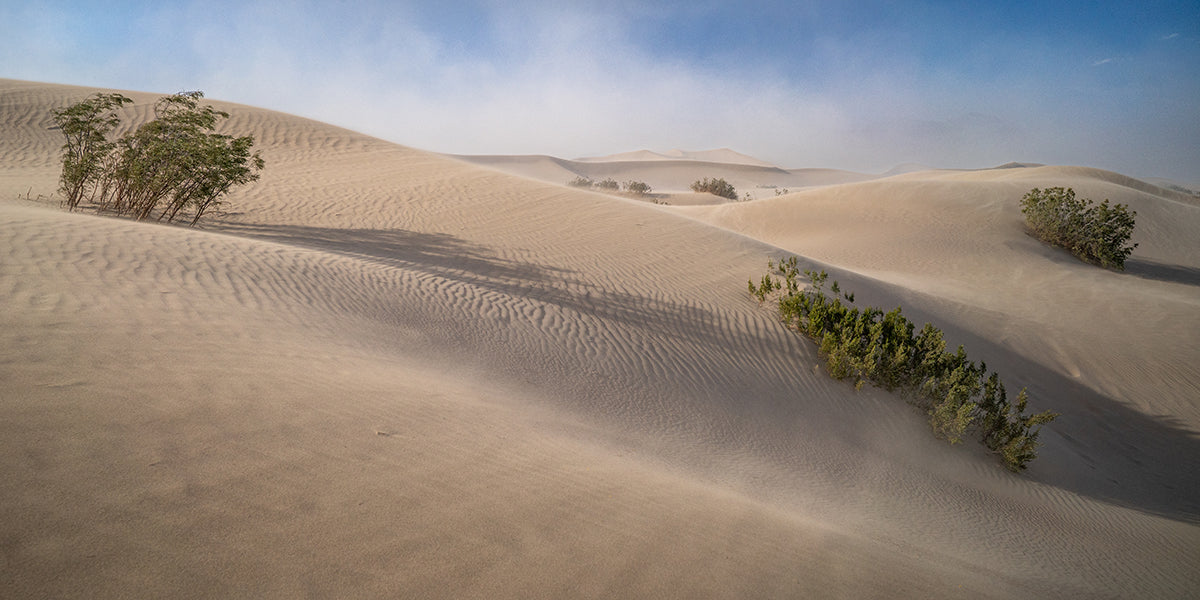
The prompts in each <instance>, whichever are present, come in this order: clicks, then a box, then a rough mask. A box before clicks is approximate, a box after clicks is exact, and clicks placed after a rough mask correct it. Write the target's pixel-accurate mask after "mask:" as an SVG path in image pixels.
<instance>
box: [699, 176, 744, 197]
mask: <svg viewBox="0 0 1200 600" xmlns="http://www.w3.org/2000/svg"><path fill="white" fill-rule="evenodd" d="M692 191H693V192H708V193H709V194H712V195H714V196H720V197H722V198H729V199H730V200H737V199H738V194H737V190H735V189H733V186H732V185H730V184H729V182H728V181H725V180H724V179H709V178H707V177H705V178H704V179H700V180H697V181H694V182H692Z"/></svg>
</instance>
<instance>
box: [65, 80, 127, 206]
mask: <svg viewBox="0 0 1200 600" xmlns="http://www.w3.org/2000/svg"><path fill="white" fill-rule="evenodd" d="M131 102H133V100H131V99H129V98H126V97H125V96H122V95H121V94H95V95H94V96H92V97H90V98H87V99H85V100H81V101H79V102H77V103H75V104H72V105H71V106H68V107H66V108H56V109H54V110H52V111H50V113H51V115H52V116H53V117H54V123H55V124H56V125H57V127H58V129H59V130H61V131H62V133H63V135H64V136H66V138H67V142H66V143H65V144H63V147H62V150H63V154H62V160H63V168H62V175H61V176H60V177H59V188H58V189H59V191H60V192H61V193H62V194H63V198H64V200H63V204H64V205H66V207H67V209H69V210H75V208H76V207H77V206H79V201H80V200H82V199H83V198H84V197H85V196H87V197H89V198H90V197H91V196H92V195H93V193H94V190H95V187H96V184H97V182H98V181H99V180H100V178H101V176H102V175H103V168H104V166H105V165H104V162H105V159H106V158H107V157H108V155H109V153H110V152H112V149H113V143H112V142H111V141H109V139H108V135H109V133H110V132H111V131H112V130H113V128H114V127H116V126H117V125H119V124H120V123H121V117H120V116H118V115H117V111H119V110H120V109H121V106H122V105H124V104H129V103H131Z"/></svg>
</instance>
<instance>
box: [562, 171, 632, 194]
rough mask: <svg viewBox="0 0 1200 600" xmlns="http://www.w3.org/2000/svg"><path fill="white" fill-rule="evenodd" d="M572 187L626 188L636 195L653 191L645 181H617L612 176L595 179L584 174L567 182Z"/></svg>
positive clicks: (616, 190)
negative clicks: (600, 179) (599, 179)
mask: <svg viewBox="0 0 1200 600" xmlns="http://www.w3.org/2000/svg"><path fill="white" fill-rule="evenodd" d="M567 185H569V186H571V187H577V188H584V189H593V188H594V189H597V190H600V191H602V192H618V191H621V190H624V191H626V192H628V193H630V194H633V195H634V196H646V195H648V194H649V193H650V192H651V188H650V186H649V185H647V184H646V182H644V181H626V182H625V183H623V184H621V183H617V180H616V179H613V178H611V177H609V178H607V179H604V180H602V181H593V180H592V179H590V178H588V177H584V176H582V175H580V176H578V177H576V178H575V179H572V180H571V181H568V182H567Z"/></svg>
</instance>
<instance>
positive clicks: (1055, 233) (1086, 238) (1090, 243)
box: [1021, 187, 1137, 271]
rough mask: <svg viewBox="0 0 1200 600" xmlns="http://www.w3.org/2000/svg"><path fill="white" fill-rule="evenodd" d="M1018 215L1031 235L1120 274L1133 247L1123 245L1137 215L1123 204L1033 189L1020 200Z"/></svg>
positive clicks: (1067, 191)
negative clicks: (1095, 202)
mask: <svg viewBox="0 0 1200 600" xmlns="http://www.w3.org/2000/svg"><path fill="white" fill-rule="evenodd" d="M1021 212H1022V213H1024V215H1025V223H1026V224H1027V225H1029V229H1030V230H1031V231H1032V232H1033V233H1034V235H1036V236H1037V237H1039V238H1041V239H1042V240H1043V241H1045V242H1047V243H1050V244H1053V245H1055V246H1060V247H1062V248H1065V249H1066V250H1067V251H1069V252H1070V253H1072V254H1074V255H1075V256H1077V257H1079V258H1081V259H1083V260H1084V261H1087V262H1090V263H1095V264H1098V265H1100V266H1102V267H1106V268H1110V269H1117V270H1122V271H1123V270H1124V269H1125V259H1127V258H1129V255H1130V254H1132V253H1133V249H1134V248H1137V244H1133V245H1132V246H1127V245H1126V244H1127V243H1128V242H1129V238H1130V236H1132V235H1133V225H1134V217H1136V216H1137V212H1136V211H1131V210H1129V207H1128V206H1126V205H1124V204H1117V205H1113V206H1110V205H1109V203H1108V200H1105V201H1104V202H1101V203H1100V204H1099V205H1097V204H1094V203H1093V202H1092V201H1091V200H1088V199H1086V198H1082V199H1076V198H1075V190H1073V189H1071V188H1066V189H1063V188H1060V187H1056V188H1046V189H1045V190H1040V189H1038V188H1034V189H1033V190H1031V191H1030V192H1029V193H1028V194H1025V197H1024V198H1022V199H1021Z"/></svg>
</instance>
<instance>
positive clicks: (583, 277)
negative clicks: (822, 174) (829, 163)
mask: <svg viewBox="0 0 1200 600" xmlns="http://www.w3.org/2000/svg"><path fill="white" fill-rule="evenodd" d="M94 91H97V90H93V89H87V88H79V87H70V86H61V85H50V84H41V83H30V82H21V81H11V80H0V306H3V310H0V477H2V478H3V481H4V482H5V483H4V485H3V486H0V597H4V598H42V597H51V598H64V597H68V598H72V597H88V598H92V597H105V598H107V597H122V598H124V597H253V598H265V597H277V598H295V597H338V598H341V597H414V598H427V597H428V598H574V597H608V598H660V597H669V598H706V597H718V598H806V597H809V598H825V597H836V598H864V597H878V598H896V597H912V598H1034V597H1047V598H1188V597H1194V595H1195V593H1196V591H1197V589H1200V574H1198V571H1197V569H1196V564H1197V563H1198V561H1200V477H1198V476H1197V472H1198V470H1200V468H1198V465H1200V438H1198V437H1197V432H1200V401H1198V398H1200V370H1198V369H1197V367H1196V366H1195V365H1197V364H1200V344H1198V343H1197V340H1200V244H1198V243H1197V241H1196V240H1197V236H1196V232H1197V231H1200V207H1198V206H1197V203H1196V202H1195V201H1194V200H1192V199H1191V197H1190V196H1186V195H1183V194H1178V193H1175V192H1170V191H1167V190H1163V189H1160V188H1157V187H1155V186H1152V185H1150V184H1147V183H1144V182H1141V181H1137V180H1133V179H1130V178H1127V177H1123V176H1121V175H1117V174H1115V173H1110V172H1105V171H1097V170H1093V169H1086V168H1079V167H1056V166H1047V167H1026V168H1007V169H994V170H983V171H970V172H962V171H955V172H951V171H928V170H926V171H918V172H913V173H906V174H902V175H896V176H893V177H887V178H872V177H871V176H857V175H856V174H852V175H855V176H856V178H851V179H845V180H841V181H838V180H837V177H834V176H832V175H831V176H830V177H831V178H830V179H827V180H823V181H821V182H819V183H813V184H811V185H810V186H803V185H798V184H792V185H795V186H796V187H797V188H799V187H804V188H805V189H803V190H801V191H799V192H795V193H790V194H787V195H784V196H779V197H773V196H772V197H769V198H766V197H764V198H763V199H762V200H756V201H753V202H744V203H715V201H714V203H711V204H710V205H707V206H688V207H677V206H655V205H652V204H650V203H647V202H644V201H638V200H636V199H628V198H622V197H616V196H611V195H605V194H600V193H594V192H589V191H581V190H577V189H571V188H568V187H564V186H563V185H562V183H565V182H566V181H568V180H570V179H571V178H573V177H574V176H575V175H574V174H572V173H575V174H578V173H577V172H576V171H574V170H572V168H576V166H577V165H591V166H592V167H591V168H596V169H601V171H597V173H601V172H602V170H603V169H612V170H613V171H612V172H613V173H617V172H620V173H630V174H631V175H630V176H629V177H630V178H637V177H634V176H633V175H632V174H644V178H645V179H644V180H647V181H649V180H650V178H651V177H652V176H653V177H656V178H658V179H655V181H660V180H661V181H664V182H670V181H676V180H678V181H681V182H685V183H686V182H687V181H690V180H689V179H688V178H689V177H690V178H692V179H691V180H694V179H695V178H696V177H695V176H696V174H697V173H698V172H701V176H703V175H704V174H703V173H702V172H703V171H705V168H706V166H707V165H718V164H723V165H724V166H723V167H722V168H727V169H730V170H731V171H730V172H737V173H741V174H743V175H744V177H742V179H739V181H744V183H742V184H741V185H740V186H739V189H741V188H742V187H746V186H759V185H762V186H768V185H780V184H778V183H775V182H774V181H773V180H771V179H769V178H766V177H763V178H756V177H757V175H756V174H755V173H756V171H755V170H756V169H758V170H762V171H761V172H762V173H774V172H775V171H779V172H782V173H784V174H788V173H793V172H792V171H786V170H783V169H778V168H776V167H771V166H763V165H746V164H737V165H733V164H727V163H714V162H704V161H698V160H694V159H691V158H688V157H684V158H685V159H686V160H666V159H659V158H653V157H651V158H648V159H647V160H632V161H630V160H624V161H603V160H601V161H559V159H552V158H549V157H534V158H528V157H517V158H512V159H511V161H513V162H521V161H526V162H530V163H535V166H536V168H538V169H542V170H543V171H544V172H545V173H548V174H551V175H553V177H547V176H536V177H535V176H532V175H527V176H519V175H514V174H512V173H506V172H503V171H501V170H499V167H498V166H497V165H496V164H494V163H495V161H492V163H491V164H475V162H479V161H474V162H468V161H467V160H460V159H456V158H451V157H446V156H442V155H438V154H432V153H428V152H423V151H419V150H414V149H410V148H406V147H403V146H399V145H396V144H392V143H388V142H384V141H381V140H378V139H374V138H371V137H368V136H365V135H361V134H358V133H354V132H350V131H346V130H343V129H339V128H336V127H332V126H329V125H324V124H321V123H317V122H313V121H309V120H305V119H301V118H298V117H293V116H290V115H285V114H281V113H277V112H271V111H267V110H262V109H257V108H251V107H246V106H240V105H233V104H227V103H220V102H217V103H215V104H217V105H218V106H219V107H220V108H222V109H224V110H228V111H230V112H231V113H232V114H233V116H232V118H231V119H230V120H229V121H228V125H227V127H228V129H229V130H230V131H232V132H238V133H245V132H250V133H253V134H254V135H255V137H256V139H257V141H258V146H259V147H260V148H261V149H262V152H263V156H264V158H265V159H266V161H267V168H266V170H265V171H264V172H263V177H262V180H261V181H259V182H257V183H255V184H252V185H250V186H247V187H246V188H244V189H241V190H238V191H237V192H235V193H234V194H232V196H231V197H230V198H229V204H228V206H227V207H226V211H227V212H226V213H225V214H223V215H218V216H217V217H218V218H216V219H214V220H213V221H211V222H210V223H208V224H207V225H205V227H204V228H202V229H189V228H183V227H176V226H167V225H158V224H150V223H136V222H131V221H128V220H125V219H117V218H108V217H103V216H96V215H93V214H89V213H88V211H81V212H79V213H74V214H72V213H67V212H65V211H62V210H61V209H59V208H58V207H57V198H46V197H43V198H41V199H39V196H50V195H51V194H52V193H53V191H54V189H55V187H56V180H57V176H58V168H59V163H58V158H57V155H58V148H59V146H60V145H61V143H62V140H61V135H60V134H59V132H57V131H53V130H50V129H49V127H50V126H51V125H52V121H51V119H50V115H49V111H50V109H52V108H54V107H60V106H65V105H67V104H68V103H70V102H73V101H75V100H78V99H81V98H83V97H85V96H86V95H88V94H90V93H93V92H94ZM128 95H130V96H132V97H134V98H135V100H137V105H135V106H133V107H130V108H129V109H128V111H129V114H130V115H132V116H134V117H135V118H139V119H145V118H148V116H149V114H150V103H152V102H153V100H154V99H155V98H157V97H158V95H155V94H143V93H129V94H128ZM494 158H496V160H500V158H499V157H494ZM667 158H671V157H669V156H668V157H667ZM556 161H558V162H556ZM485 162H486V161H485ZM562 162H565V163H567V164H568V166H569V167H570V168H563V171H562V172H556V171H554V170H553V169H554V168H562V165H561V164H560V163H562ZM678 165H684V166H683V167H681V166H678ZM697 168H699V171H697ZM656 169H657V170H656ZM689 169H690V170H689ZM776 175H777V176H779V177H783V176H784V175H778V173H776ZM601 176H602V175H601ZM712 176H721V174H720V173H714V174H712ZM868 179H869V180H868ZM734 184H735V185H739V184H738V183H737V182H734ZM651 185H655V184H654V183H652V184H651ZM1060 185H1061V186H1070V187H1074V188H1075V189H1076V191H1077V192H1079V193H1080V194H1081V195H1083V196H1087V197H1091V198H1095V199H1097V200H1100V199H1103V198H1111V199H1112V200H1113V201H1117V202H1125V203H1129V204H1130V205H1131V206H1132V207H1133V208H1134V209H1135V210H1137V211H1138V218H1137V221H1138V231H1137V234H1136V236H1135V240H1134V241H1137V242H1139V243H1140V244H1141V245H1140V246H1139V248H1138V250H1137V251H1136V252H1135V253H1134V255H1133V258H1132V259H1131V261H1130V262H1129V270H1128V272H1126V273H1113V272H1108V271H1103V270H1100V269H1098V268H1096V267H1092V266H1089V265H1085V264H1082V263H1079V262H1078V261H1076V260H1075V259H1073V258H1071V257H1070V256H1067V255H1065V254H1062V253H1061V252H1059V251H1057V250H1054V249H1050V248H1047V247H1045V246H1044V245H1042V244H1041V243H1040V242H1038V241H1037V240H1035V239H1033V238H1030V237H1029V236H1028V235H1026V234H1025V232H1024V230H1023V227H1022V223H1021V218H1020V213H1019V207H1018V206H1017V204H1018V201H1019V199H1020V196H1021V195H1022V194H1023V193H1024V192H1025V191H1027V190H1028V189H1029V188H1032V187H1035V186H1036V187H1046V186H1060ZM681 186H682V187H681V188H679V189H686V185H685V184H681ZM656 187H657V186H656ZM662 187H663V188H668V185H667V184H663V185H662ZM762 189H767V190H769V189H770V188H762ZM18 196H20V198H18ZM695 203H700V200H699V199H696V202H695ZM787 252H793V253H796V254H799V255H800V256H801V262H802V263H803V264H804V265H805V266H807V267H815V268H824V269H827V270H828V271H830V273H831V277H832V278H834V279H837V280H839V281H840V282H841V283H842V285H843V286H844V287H846V288H848V289H851V290H853V291H855V292H856V294H857V297H858V301H859V304H873V305H879V306H883V307H889V308H890V307H894V306H896V305H903V306H904V308H905V312H906V314H908V315H909V316H910V318H912V319H913V320H914V321H917V322H918V323H923V322H925V321H927V320H928V321H934V322H935V323H937V324H938V325H939V326H941V327H942V328H943V329H944V330H945V331H946V332H947V335H948V338H949V340H950V342H951V343H955V344H957V343H963V344H965V345H966V346H967V348H968V350H969V352H970V354H971V357H972V358H975V359H977V360H978V359H983V360H986V361H987V363H988V366H989V367H992V368H994V369H997V370H999V371H1000V372H1001V373H1002V375H1003V376H1004V379H1005V382H1006V383H1007V384H1008V386H1009V387H1010V389H1013V390H1015V389H1018V388H1020V387H1028V388H1029V390H1030V392H1031V395H1032V397H1033V400H1032V404H1033V406H1032V407H1031V408H1033V409H1034V410H1042V409H1046V408H1050V409H1054V410H1056V411H1059V412H1061V413H1063V416H1062V417H1061V418H1060V419H1059V420H1058V421H1056V422H1055V423H1054V424H1053V425H1052V426H1051V427H1050V428H1048V429H1046V430H1044V431H1043V436H1042V437H1043V441H1044V442H1045V445H1044V446H1043V448H1042V449H1041V457H1040V458H1039V459H1038V460H1037V461H1035V462H1034V463H1033V465H1032V467H1031V469H1030V470H1029V471H1028V472H1026V473H1024V474H1021V475H1013V474H1011V473H1008V472H1007V471H1005V470H1004V469H1003V467H1001V466H1000V464H999V462H998V461H997V459H996V458H995V457H994V456H991V455H989V454H988V453H987V452H986V451H985V450H984V449H983V448H982V447H981V446H979V445H978V444H975V443H974V442H968V443H965V444H962V445H959V446H953V447H952V446H949V445H947V444H945V443H944V442H941V441H938V440H936V439H934V437H933V436H932V435H931V434H930V432H929V428H928V425H927V423H926V422H925V418H924V417H923V416H922V415H921V414H920V413H919V412H918V411H916V410H914V409H913V408H911V407H910V406H908V405H906V404H905V402H904V401H903V399H901V398H899V397H896V396H894V395H891V394H888V393H886V392H883V391H880V390H876V389H871V388H866V389H863V390H861V391H855V390H854V389H853V387H852V386H851V385H850V384H848V383H844V382H837V381H834V380H832V379H830V378H829V377H828V376H826V375H825V374H824V372H823V370H822V368H821V367H820V366H819V365H820V358H819V357H818V356H817V353H816V350H815V348H814V347H813V346H812V345H811V344H810V343H809V342H807V341H806V340H803V339H801V338H799V337H797V336H796V335H794V334H793V333H791V332H789V331H786V330H785V329H783V327H782V326H781V325H780V324H779V323H778V322H777V320H776V318H775V317H774V315H773V314H772V311H771V310H770V309H769V307H760V306H759V305H758V304H757V302H755V301H753V300H752V299H751V298H750V297H749V295H748V294H747V293H746V280H747V279H748V278H750V277H754V278H757V277H758V276H759V275H761V274H762V273H763V272H764V270H765V266H766V261H767V259H768V258H769V257H778V256H782V255H784V254H785V253H787Z"/></svg>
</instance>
